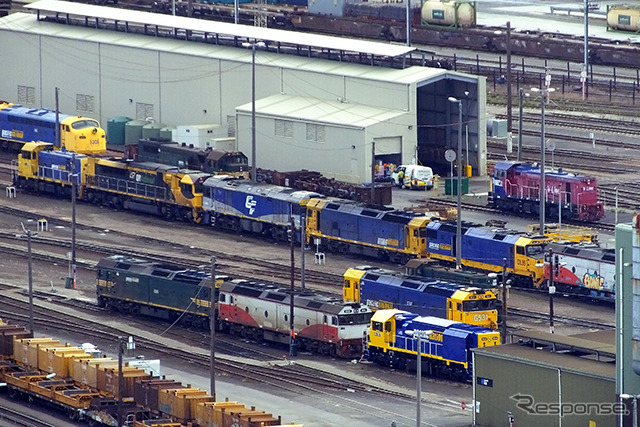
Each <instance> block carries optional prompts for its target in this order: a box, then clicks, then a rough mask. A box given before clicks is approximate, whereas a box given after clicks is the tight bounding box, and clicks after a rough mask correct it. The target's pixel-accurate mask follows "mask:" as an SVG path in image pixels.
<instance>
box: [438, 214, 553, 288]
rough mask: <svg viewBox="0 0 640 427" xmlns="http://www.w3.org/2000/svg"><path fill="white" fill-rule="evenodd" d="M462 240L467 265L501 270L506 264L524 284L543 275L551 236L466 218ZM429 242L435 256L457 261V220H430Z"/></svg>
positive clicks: (463, 262)
mask: <svg viewBox="0 0 640 427" xmlns="http://www.w3.org/2000/svg"><path fill="white" fill-rule="evenodd" d="M461 241H462V248H461V261H462V265H463V266H464V267H467V268H471V269H476V270H482V271H490V272H502V269H503V266H504V267H506V273H507V274H509V275H513V276H514V279H515V280H516V282H517V283H516V284H519V285H522V286H533V285H535V286H539V285H540V284H541V283H542V281H543V279H544V277H543V271H542V259H543V257H544V248H545V244H547V243H548V242H549V241H550V239H549V238H546V237H540V236H538V237H532V236H529V235H527V234H526V233H524V232H518V231H514V230H506V229H504V228H492V227H486V226H481V225H480V224H475V223H467V222H465V223H463V224H462V238H461ZM427 245H428V251H429V256H430V257H431V258H432V259H436V260H439V261H441V262H443V263H445V264H449V265H455V262H456V254H457V252H456V223H455V221H433V222H431V223H430V224H428V225H427ZM505 263H506V265H505Z"/></svg>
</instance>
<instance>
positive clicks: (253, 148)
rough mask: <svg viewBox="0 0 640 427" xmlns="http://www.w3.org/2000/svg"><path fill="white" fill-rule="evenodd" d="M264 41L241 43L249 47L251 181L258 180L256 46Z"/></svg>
mask: <svg viewBox="0 0 640 427" xmlns="http://www.w3.org/2000/svg"><path fill="white" fill-rule="evenodd" d="M265 46H266V45H265V44H264V42H255V43H242V47H247V48H248V47H250V48H251V182H252V183H253V184H255V183H257V182H258V179H257V174H258V171H257V169H256V47H265Z"/></svg>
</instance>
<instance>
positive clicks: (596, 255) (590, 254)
mask: <svg viewBox="0 0 640 427" xmlns="http://www.w3.org/2000/svg"><path fill="white" fill-rule="evenodd" d="M547 249H551V250H553V253H554V254H562V255H566V256H571V257H576V258H584V259H588V260H593V261H604V262H607V263H615V260H616V250H615V249H614V248H601V247H598V246H595V245H590V246H584V245H579V244H570V245H563V244H561V243H555V242H553V243H549V244H548V245H547Z"/></svg>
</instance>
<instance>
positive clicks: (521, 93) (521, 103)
mask: <svg viewBox="0 0 640 427" xmlns="http://www.w3.org/2000/svg"><path fill="white" fill-rule="evenodd" d="M528 96H529V94H528V93H526V92H525V91H524V89H523V88H520V90H519V91H518V158H517V160H518V161H519V162H521V161H522V110H523V108H524V98H526V97H528Z"/></svg>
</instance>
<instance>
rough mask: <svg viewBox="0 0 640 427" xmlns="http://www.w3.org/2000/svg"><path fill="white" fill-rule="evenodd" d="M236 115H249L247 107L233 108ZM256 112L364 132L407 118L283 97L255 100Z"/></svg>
mask: <svg viewBox="0 0 640 427" xmlns="http://www.w3.org/2000/svg"><path fill="white" fill-rule="evenodd" d="M236 111H238V112H243V113H246V114H251V103H250V102H249V103H247V104H244V105H240V106H238V107H236ZM256 112H258V113H259V114H260V115H271V116H277V117H292V118H295V119H296V120H304V121H307V122H314V121H315V122H321V123H333V124H336V125H340V126H343V127H352V128H366V127H367V126H371V125H374V124H376V123H381V122H385V121H388V120H391V119H393V118H394V117H398V116H401V115H403V114H407V113H406V112H405V111H400V110H391V109H388V108H379V107H372V106H369V105H362V104H352V103H349V102H339V101H327V100H324V99H315V98H307V97H302V96H292V95H285V94H276V95H271V96H267V97H265V98H262V99H258V100H256Z"/></svg>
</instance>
